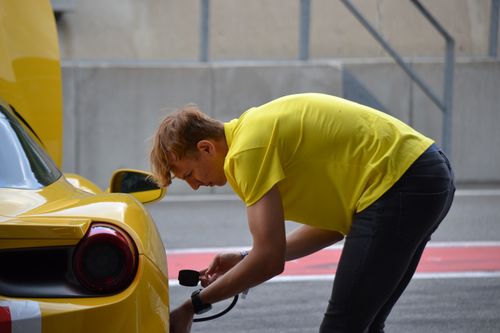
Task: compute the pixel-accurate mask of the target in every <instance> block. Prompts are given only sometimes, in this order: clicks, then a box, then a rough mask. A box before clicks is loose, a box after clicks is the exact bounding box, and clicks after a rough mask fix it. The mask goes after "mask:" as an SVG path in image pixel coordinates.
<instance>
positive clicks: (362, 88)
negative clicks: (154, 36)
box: [63, 60, 500, 193]
mask: <svg viewBox="0 0 500 333" xmlns="http://www.w3.org/2000/svg"><path fill="white" fill-rule="evenodd" d="M413 66H414V68H415V69H416V70H417V72H418V73H420V75H421V76H422V77H423V78H424V79H425V80H426V81H427V82H429V84H431V86H432V87H433V89H435V90H436V92H438V94H439V95H440V93H439V92H440V90H441V86H442V75H441V74H442V64H441V63H439V62H432V61H428V62H414V63H413ZM63 84H64V107H65V127H64V133H65V146H64V168H63V169H64V170H65V171H66V172H78V173H81V174H82V175H84V176H86V177H88V178H89V179H91V180H93V181H95V182H97V184H98V185H100V186H101V187H104V188H105V187H106V186H107V181H108V179H109V177H110V176H111V174H112V172H113V170H114V169H116V168H123V167H130V168H139V169H148V168H149V164H148V156H147V152H148V149H149V145H150V142H149V138H150V137H151V135H152V134H153V132H154V130H155V128H156V126H157V124H158V122H159V120H160V119H161V117H162V116H163V115H164V114H165V112H166V111H165V108H175V107H179V106H182V105H184V104H186V103H190V102H194V103H197V104H198V105H200V107H201V108H202V109H203V110H204V111H205V112H207V113H208V114H210V115H211V116H213V117H216V118H218V119H221V120H229V119H232V118H234V117H237V116H238V115H239V114H241V113H242V112H243V111H245V110H246V109H247V108H249V107H251V106H255V105H259V104H262V103H264V102H267V101H269V100H271V99H273V98H276V97H279V96H282V95H285V94H290V93H297V92H305V91H317V92H324V93H329V94H334V95H339V96H345V97H347V98H349V99H353V100H357V101H359V102H362V103H365V104H368V105H371V106H374V107H377V108H379V109H382V110H384V111H386V112H388V113H390V114H393V115H395V116H396V117H398V118H400V119H402V120H404V121H406V122H408V123H410V124H412V125H413V126H414V127H416V128H417V129H419V130H421V131H422V132H423V133H425V134H427V135H429V136H431V137H434V138H436V139H437V141H438V142H439V141H440V139H441V138H440V137H441V113H440V111H439V110H438V109H437V108H436V107H435V106H434V105H433V104H432V103H431V102H430V101H429V99H428V98H427V97H426V96H425V95H423V93H422V92H421V91H420V90H419V88H418V87H416V86H415V85H414V84H413V83H411V82H410V80H409V79H408V77H407V76H406V75H405V74H404V73H403V72H402V70H401V69H399V68H398V67H397V66H396V65H395V64H394V63H392V62H391V61H385V60H381V61H370V62H366V61H365V62H354V61H352V62H343V63H339V62H335V61H322V62H307V63H302V62H288V63H283V62H257V63H250V62H245V63H226V64H224V63H219V64H215V63H212V64H207V65H201V64H192V65H188V64H178V65H174V64H171V63H160V62H158V63H152V62H149V63H144V62H140V63H136V62H129V63H127V62H122V63H117V62H82V61H71V62H65V63H63ZM499 86H500V62H499V61H490V60H483V61H472V60H470V61H469V60H463V61H458V62H457V65H456V72H455V89H454V100H453V104H454V110H453V133H452V136H453V146H452V149H453V151H452V154H453V158H452V162H453V164H454V166H455V171H456V175H457V178H458V180H459V181H461V182H470V181H474V182H477V181H480V182H486V181H488V182H490V181H495V182H500V172H499V170H500V149H499V148H498V147H500V131H499V130H498V125H499V124H500V94H499V88H498V87H499ZM210 191H217V192H221V193H225V192H228V191H229V189H228V188H222V189H216V190H211V189H203V190H200V192H201V193H209V192H210ZM171 192H173V193H187V192H189V193H191V191H190V190H189V189H188V188H187V186H186V185H184V184H182V183H177V182H176V183H175V184H174V185H173V187H172V188H171Z"/></svg>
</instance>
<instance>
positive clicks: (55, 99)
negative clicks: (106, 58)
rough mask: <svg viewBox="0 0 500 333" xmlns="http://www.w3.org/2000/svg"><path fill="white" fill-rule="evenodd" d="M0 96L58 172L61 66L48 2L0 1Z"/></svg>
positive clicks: (55, 32)
mask: <svg viewBox="0 0 500 333" xmlns="http://www.w3.org/2000/svg"><path fill="white" fill-rule="evenodd" d="M0 96H2V99H3V100H5V101H6V102H7V103H8V104H10V105H11V106H12V107H13V108H14V109H15V110H16V111H17V112H18V113H19V114H21V116H22V117H23V118H24V119H25V120H26V121H27V122H28V123H29V124H30V126H31V128H32V129H33V130H34V132H35V133H36V134H37V136H38V138H39V139H40V141H41V142H42V145H43V147H44V148H45V150H46V151H47V152H48V153H49V155H50V156H51V157H52V159H53V160H54V161H55V162H56V165H57V166H58V167H61V163H62V135H63V134H62V81H61V66H60V60H59V44H58V40H57V31H56V25H55V20H54V14H53V13H52V9H51V6H50V2H49V1H48V0H23V1H12V0H0Z"/></svg>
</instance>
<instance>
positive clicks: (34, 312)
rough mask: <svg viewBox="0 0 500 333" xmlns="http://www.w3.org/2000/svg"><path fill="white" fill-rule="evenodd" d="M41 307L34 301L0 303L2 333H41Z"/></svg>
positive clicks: (0, 332)
mask: <svg viewBox="0 0 500 333" xmlns="http://www.w3.org/2000/svg"><path fill="white" fill-rule="evenodd" d="M41 332H42V318H41V312H40V306H39V305H38V303H37V302H33V301H0V333H41Z"/></svg>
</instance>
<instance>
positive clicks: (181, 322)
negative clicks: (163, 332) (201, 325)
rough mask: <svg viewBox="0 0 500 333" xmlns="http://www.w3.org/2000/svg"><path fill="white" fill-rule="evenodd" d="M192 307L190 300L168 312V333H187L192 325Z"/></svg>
mask: <svg viewBox="0 0 500 333" xmlns="http://www.w3.org/2000/svg"><path fill="white" fill-rule="evenodd" d="M193 316H194V312H193V306H192V304H191V300H189V301H186V302H185V303H184V304H182V305H181V306H179V307H178V308H177V309H175V310H173V311H171V312H170V333H189V332H191V324H192V323H193Z"/></svg>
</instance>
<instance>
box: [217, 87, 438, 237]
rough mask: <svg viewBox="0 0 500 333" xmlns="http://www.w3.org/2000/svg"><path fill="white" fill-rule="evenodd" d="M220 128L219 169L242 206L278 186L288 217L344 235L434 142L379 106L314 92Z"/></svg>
mask: <svg viewBox="0 0 500 333" xmlns="http://www.w3.org/2000/svg"><path fill="white" fill-rule="evenodd" d="M224 130H225V135H226V140H227V143H228V147H229V151H228V154H227V156H226V159H225V162H224V172H225V174H226V177H227V180H228V182H229V184H230V185H231V187H232V188H233V189H234V191H235V192H236V193H237V194H238V195H239V196H240V198H241V199H242V200H243V201H244V202H245V203H246V205H247V206H250V205H252V204H254V203H255V202H257V201H258V200H259V199H260V198H262V197H263V196H264V194H265V193H267V192H268V191H269V190H270V189H271V188H272V187H273V186H274V185H276V184H277V185H278V188H279V191H280V193H281V198H282V203H283V209H284V214H285V219H287V220H291V221H296V222H299V223H304V224H308V225H311V226H315V227H319V228H322V229H330V230H336V231H339V232H341V233H343V234H347V233H348V232H349V230H350V228H351V223H352V218H353V215H354V214H355V213H357V212H360V211H362V210H363V209H365V208H366V207H368V206H369V205H370V204H371V203H373V202H374V201H375V200H376V199H378V198H379V197H380V196H381V195H382V194H383V193H384V192H386V191H387V190H388V189H389V188H390V187H391V186H392V185H393V184H394V183H395V182H396V181H397V180H398V179H399V178H400V177H401V176H402V175H403V173H404V172H405V171H406V170H407V169H408V168H409V166H410V165H411V164H412V163H413V162H414V161H415V160H416V159H417V158H418V157H419V156H420V155H421V154H422V153H423V152H424V151H425V150H426V149H427V148H428V147H429V146H430V145H431V144H432V143H433V140H431V139H429V138H427V137H425V136H424V135H422V134H420V133H418V132H417V131H415V130H414V129H412V128H411V127H409V126H408V125H406V124H404V123H403V122H401V121H399V120H397V119H395V118H393V117H391V116H389V115H387V114H385V113H383V112H380V111H377V110H375V109H372V108H370V107H367V106H364V105H360V104H357V103H354V102H351V101H347V100H344V99H341V98H338V97H334V96H329V95H323V94H314V93H309V94H297V95H290V96H285V97H282V98H279V99H277V100H274V101H271V102H269V103H267V104H264V105H262V106H260V107H256V108H251V109H249V110H247V111H246V112H245V113H243V114H242V115H241V116H240V118H238V119H234V120H232V121H230V122H228V123H225V124H224Z"/></svg>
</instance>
